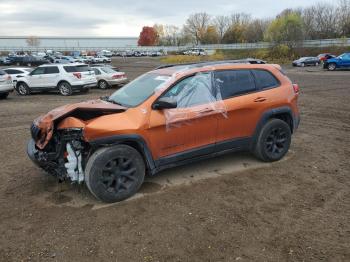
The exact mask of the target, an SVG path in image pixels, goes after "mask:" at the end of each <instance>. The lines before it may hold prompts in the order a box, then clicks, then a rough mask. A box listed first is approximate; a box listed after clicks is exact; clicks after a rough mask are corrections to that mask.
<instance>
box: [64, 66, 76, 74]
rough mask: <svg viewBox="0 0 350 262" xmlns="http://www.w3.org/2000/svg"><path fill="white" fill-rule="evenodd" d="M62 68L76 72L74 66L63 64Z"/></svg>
mask: <svg viewBox="0 0 350 262" xmlns="http://www.w3.org/2000/svg"><path fill="white" fill-rule="evenodd" d="M63 68H64V70H65V71H66V72H67V73H74V72H77V69H76V68H75V66H64V67H63Z"/></svg>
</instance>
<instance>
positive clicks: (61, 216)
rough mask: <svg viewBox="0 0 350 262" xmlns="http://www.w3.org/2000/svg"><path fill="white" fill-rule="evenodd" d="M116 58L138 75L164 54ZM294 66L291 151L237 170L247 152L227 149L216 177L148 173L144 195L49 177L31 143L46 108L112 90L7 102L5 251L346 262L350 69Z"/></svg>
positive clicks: (0, 250)
mask: <svg viewBox="0 0 350 262" xmlns="http://www.w3.org/2000/svg"><path fill="white" fill-rule="evenodd" d="M114 63H115V65H117V66H119V67H120V68H121V69H122V70H124V71H126V72H127V74H128V76H129V77H130V78H134V77H136V76H137V75H139V74H141V73H143V72H145V71H148V70H150V69H152V68H154V67H155V66H156V65H157V64H158V62H157V60H156V59H149V58H148V59H147V58H144V59H133V58H128V59H127V60H126V61H122V60H120V59H114ZM286 73H287V75H289V76H290V78H291V79H292V80H293V81H294V82H296V83H298V84H299V85H300V87H301V90H302V92H301V96H300V109H301V114H302V122H301V125H300V128H299V130H298V132H297V133H296V134H295V136H294V137H293V143H292V148H291V153H290V154H289V155H288V157H287V158H286V159H285V160H284V161H281V162H278V163H274V164H272V165H267V166H266V165H259V163H258V162H257V161H256V160H253V159H251V158H250V157H249V156H245V159H250V160H249V161H253V162H254V161H255V162H256V163H255V165H256V166H254V168H246V169H238V170H236V171H234V172H230V171H228V170H227V169H225V168H222V166H221V164H220V163H226V162H229V161H230V159H232V162H234V163H237V165H238V164H239V162H241V161H243V160H240V159H241V157H242V156H241V154H233V155H229V156H225V157H224V158H225V160H222V161H223V162H220V161H221V160H220V159H217V160H215V159H214V160H212V165H215V164H216V169H215V170H214V171H213V172H216V173H217V174H218V175H214V176H212V177H210V176H209V177H206V178H204V179H198V180H194V181H191V182H190V183H186V184H175V185H173V186H167V187H161V186H159V184H157V183H156V182H154V181H152V179H151V180H150V182H147V183H146V184H145V185H144V187H143V188H142V190H141V191H142V192H144V193H146V194H144V195H143V196H142V197H139V198H135V199H132V200H129V201H125V202H122V203H118V204H114V205H108V206H103V205H101V204H100V203H97V201H96V200H94V199H93V198H92V197H91V196H90V194H89V193H88V192H87V190H86V189H85V187H84V186H72V185H69V184H67V183H63V184H57V182H56V180H55V179H53V178H51V177H49V176H46V175H45V174H44V173H43V172H42V171H41V170H39V169H38V168H36V167H35V166H34V165H33V164H32V163H31V162H30V160H29V159H28V158H27V156H26V153H25V145H26V141H27V139H28V138H29V128H28V127H29V125H30V123H31V121H32V120H33V119H34V118H35V117H37V116H38V115H40V114H43V113H45V112H47V111H48V110H50V109H52V108H54V107H57V106H60V105H63V104H67V103H73V102H78V101H82V100H87V99H90V98H95V97H99V96H102V95H106V94H109V93H111V92H112V91H113V90H106V91H101V90H92V91H91V92H90V93H89V94H84V95H74V96H71V97H61V96H59V95H56V94H38V95H32V96H29V97H19V96H18V95H16V94H11V95H10V96H9V98H8V99H7V100H3V101H0V144H1V150H0V161H1V171H0V176H1V181H2V182H1V183H0V210H1V212H0V221H1V222H0V234H1V236H0V261H121V262H125V261H350V223H349V222H350V221H349V220H350V219H349V218H350V190H349V186H350V172H349V168H350V161H349V157H350V149H349V148H350V135H349V134H350V113H349V112H350V103H349V101H350V92H349V89H350V81H349V80H350V72H349V71H337V72H323V71H321V70H318V69H312V68H309V69H301V68H300V69H295V68H289V67H287V68H286ZM243 164H244V163H243ZM201 168H202V169H203V168H205V165H204V163H203V167H201V165H200V164H193V165H188V166H186V167H184V168H179V169H176V170H175V171H174V170H172V171H165V172H163V174H161V175H169V174H171V172H176V173H181V172H184V173H186V174H190V173H191V172H193V173H194V172H195V171H196V170H198V169H201ZM66 192H70V193H69V194H68V193H66ZM78 200H81V201H80V202H79V201H78ZM96 207H98V208H96Z"/></svg>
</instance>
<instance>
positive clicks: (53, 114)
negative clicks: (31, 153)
mask: <svg viewBox="0 0 350 262" xmlns="http://www.w3.org/2000/svg"><path fill="white" fill-rule="evenodd" d="M125 110H126V108H125V107H122V106H119V105H115V104H112V103H109V102H106V101H103V100H100V99H98V100H90V101H86V102H81V103H76V104H70V105H65V106H61V107H58V108H55V109H53V110H51V111H50V112H48V113H47V114H46V115H42V116H40V117H38V118H37V119H35V120H34V122H33V124H34V125H35V126H36V127H37V128H39V129H40V132H39V133H38V137H33V139H34V140H35V142H36V145H37V147H38V148H40V149H43V148H44V147H45V146H46V145H47V143H48V142H49V141H50V139H51V138H52V135H53V131H54V128H55V123H57V122H59V121H61V120H63V119H64V118H66V117H69V116H73V117H76V118H78V119H81V120H90V119H93V118H96V117H99V116H102V115H107V114H114V113H120V112H123V111H125ZM32 136H33V134H32Z"/></svg>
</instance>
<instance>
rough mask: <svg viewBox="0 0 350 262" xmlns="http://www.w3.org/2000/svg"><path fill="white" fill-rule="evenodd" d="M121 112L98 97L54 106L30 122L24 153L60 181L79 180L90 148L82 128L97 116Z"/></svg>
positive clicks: (82, 179) (121, 110) (81, 179)
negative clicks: (89, 100)
mask: <svg viewBox="0 0 350 262" xmlns="http://www.w3.org/2000/svg"><path fill="white" fill-rule="evenodd" d="M123 111H125V109H124V108H122V107H120V106H117V105H112V104H110V103H106V102H104V101H101V100H97V101H91V102H85V103H79V104H75V105H71V106H67V107H61V108H58V109H54V110H53V111H51V112H49V113H48V114H47V115H45V116H42V117H39V118H38V119H36V120H35V121H34V122H33V124H32V126H31V136H32V138H31V139H30V141H29V142H28V146H27V154H28V156H29V158H30V159H31V160H32V161H33V162H34V163H35V164H36V165H37V166H39V167H40V168H42V169H43V170H45V171H46V172H47V173H49V174H51V175H54V176H55V177H57V178H58V179H59V180H60V181H64V180H71V181H72V182H77V183H81V182H83V181H84V170H85V166H86V163H87V160H88V159H89V156H90V154H91V153H92V151H93V148H92V147H91V146H90V144H89V142H87V141H86V139H85V138H84V127H85V126H86V125H87V124H88V123H89V122H90V121H92V120H94V119H96V118H98V117H100V116H103V115H107V114H114V113H119V112H123Z"/></svg>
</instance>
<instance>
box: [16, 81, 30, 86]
mask: <svg viewBox="0 0 350 262" xmlns="http://www.w3.org/2000/svg"><path fill="white" fill-rule="evenodd" d="M20 84H26V85H27V86H28V84H27V83H26V82H25V81H23V80H20V81H17V82H16V88H18V86H19V85H20Z"/></svg>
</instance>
